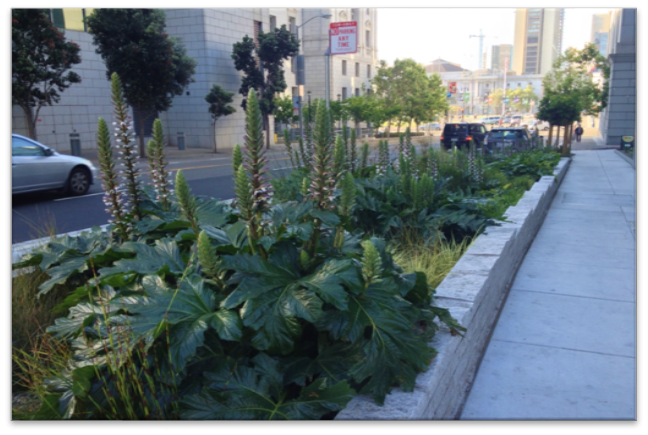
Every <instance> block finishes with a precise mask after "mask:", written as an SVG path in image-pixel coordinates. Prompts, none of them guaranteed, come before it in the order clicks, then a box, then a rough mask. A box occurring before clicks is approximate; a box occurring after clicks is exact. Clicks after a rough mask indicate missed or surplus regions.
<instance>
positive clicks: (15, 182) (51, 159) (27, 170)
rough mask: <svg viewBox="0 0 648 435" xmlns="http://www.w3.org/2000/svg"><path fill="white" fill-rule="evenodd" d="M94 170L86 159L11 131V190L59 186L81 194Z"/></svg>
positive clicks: (23, 190)
mask: <svg viewBox="0 0 648 435" xmlns="http://www.w3.org/2000/svg"><path fill="white" fill-rule="evenodd" d="M97 174H98V172H97V168H95V167H94V165H93V164H92V162H91V161H90V160H86V159H83V158H81V157H75V156H68V155H64V154H59V153H57V152H56V151H54V150H53V149H51V148H48V147H46V146H45V145H43V144H41V143H39V142H36V141H35V140H32V139H29V138H27V137H24V136H21V135H19V134H12V135H11V193H12V194H14V193H24V192H34V191H38V190H60V191H64V192H65V193H67V194H69V195H85V194H86V193H87V192H88V189H90V185H91V184H93V182H94V179H95V178H96V176H97Z"/></svg>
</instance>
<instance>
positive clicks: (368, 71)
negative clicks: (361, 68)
mask: <svg viewBox="0 0 648 435" xmlns="http://www.w3.org/2000/svg"><path fill="white" fill-rule="evenodd" d="M367 78H368V79H370V78H371V65H367Z"/></svg>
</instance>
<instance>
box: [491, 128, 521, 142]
mask: <svg viewBox="0 0 648 435" xmlns="http://www.w3.org/2000/svg"><path fill="white" fill-rule="evenodd" d="M488 137H489V138H490V139H511V140H512V139H515V138H520V139H521V138H522V132H521V131H516V130H500V131H491V132H490V133H489V134H488Z"/></svg>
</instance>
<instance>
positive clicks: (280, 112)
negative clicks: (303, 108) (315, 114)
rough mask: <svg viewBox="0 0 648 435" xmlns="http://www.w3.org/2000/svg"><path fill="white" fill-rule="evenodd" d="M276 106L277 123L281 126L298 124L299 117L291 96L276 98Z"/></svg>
mask: <svg viewBox="0 0 648 435" xmlns="http://www.w3.org/2000/svg"><path fill="white" fill-rule="evenodd" d="M274 105H275V110H274V117H275V121H277V122H279V123H281V124H293V123H295V122H297V120H298V117H297V116H296V115H295V111H294V109H293V101H292V98H290V96H288V95H284V96H278V97H275V100H274ZM313 119H315V118H313Z"/></svg>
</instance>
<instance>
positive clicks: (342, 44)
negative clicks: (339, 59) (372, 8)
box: [329, 21, 358, 54]
mask: <svg viewBox="0 0 648 435" xmlns="http://www.w3.org/2000/svg"><path fill="white" fill-rule="evenodd" d="M329 44H330V47H331V54H350V53H356V52H357V51H358V22H357V21H342V22H340V23H331V28H330V29H329Z"/></svg>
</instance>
